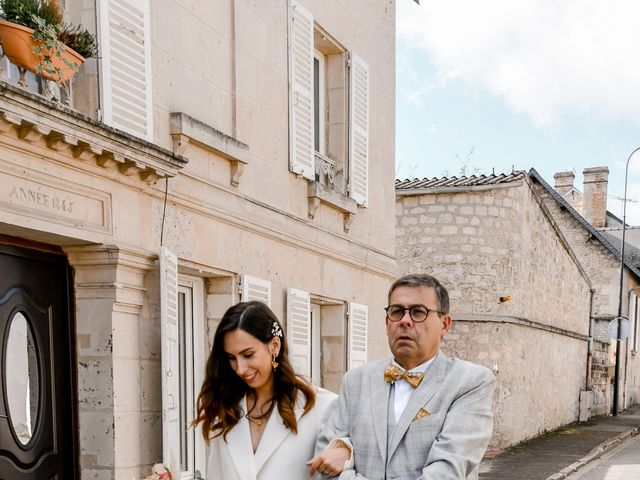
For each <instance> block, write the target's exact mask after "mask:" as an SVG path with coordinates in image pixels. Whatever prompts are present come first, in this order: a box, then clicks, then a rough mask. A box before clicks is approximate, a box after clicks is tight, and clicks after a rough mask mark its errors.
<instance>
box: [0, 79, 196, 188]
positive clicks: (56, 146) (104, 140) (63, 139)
mask: <svg viewBox="0 0 640 480" xmlns="http://www.w3.org/2000/svg"><path fill="white" fill-rule="evenodd" d="M0 134H3V135H11V136H14V137H17V138H19V139H21V140H23V141H25V142H29V143H37V144H41V145H45V146H46V147H47V148H49V149H51V150H54V151H56V152H59V153H61V154H64V155H67V156H68V157H69V158H70V159H74V160H75V161H80V162H94V163H95V164H96V165H98V166H100V167H103V168H105V169H110V170H115V171H118V172H120V174H122V175H126V176H128V177H134V178H136V177H137V178H139V179H140V180H141V181H143V182H145V183H148V184H151V183H154V182H155V181H156V180H158V179H159V178H166V177H173V176H175V175H176V174H177V173H178V171H179V170H180V169H181V168H182V167H183V166H184V165H185V164H186V163H187V160H186V159H184V158H182V157H181V156H178V155H175V154H173V153H172V152H170V151H168V150H165V149H163V148H160V147H158V146H156V145H154V144H152V143H150V142H147V141H145V140H142V139H139V138H136V137H134V136H132V135H129V134H127V133H125V132H122V131H120V130H117V129H115V128H111V127H108V126H106V125H105V124H103V123H100V122H97V121H95V120H93V119H91V118H88V117H86V116H84V115H81V114H79V113H78V112H75V111H73V110H71V109H69V108H67V107H64V106H62V105H60V104H57V103H53V102H50V101H47V100H45V99H43V98H42V97H40V96H38V95H34V94H31V93H29V92H27V91H25V90H22V89H20V88H17V87H14V86H13V85H10V84H8V83H5V82H0Z"/></svg>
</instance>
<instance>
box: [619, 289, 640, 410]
mask: <svg viewBox="0 0 640 480" xmlns="http://www.w3.org/2000/svg"><path fill="white" fill-rule="evenodd" d="M639 288H640V285H638V286H637V287H633V288H630V289H629V291H628V292H627V318H628V319H629V320H631V311H630V310H629V309H630V308H631V292H633V291H634V290H638V289H639ZM636 301H637V300H636ZM633 333H634V335H636V332H635V331H634V332H633ZM628 363H629V337H627V341H626V345H625V356H624V388H623V390H622V408H623V409H626V408H627V381H628V377H627V374H628V370H627V364H628Z"/></svg>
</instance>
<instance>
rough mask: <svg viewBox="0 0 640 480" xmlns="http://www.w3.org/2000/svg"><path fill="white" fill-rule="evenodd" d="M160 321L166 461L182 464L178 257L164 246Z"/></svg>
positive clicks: (171, 465) (176, 465) (174, 466)
mask: <svg viewBox="0 0 640 480" xmlns="http://www.w3.org/2000/svg"><path fill="white" fill-rule="evenodd" d="M160 322H161V337H162V338H161V342H162V345H161V355H162V461H163V462H164V463H165V464H166V465H167V466H168V467H169V468H170V470H171V471H172V472H178V471H179V468H180V437H181V430H180V411H179V406H180V384H179V380H180V365H179V362H178V348H179V345H178V341H179V339H178V259H177V257H176V256H175V255H174V254H173V253H172V252H170V251H169V250H167V249H166V248H164V247H162V248H161V250H160Z"/></svg>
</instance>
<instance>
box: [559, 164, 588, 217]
mask: <svg viewBox="0 0 640 480" xmlns="http://www.w3.org/2000/svg"><path fill="white" fill-rule="evenodd" d="M553 178H554V179H555V181H556V185H555V189H556V192H558V193H559V194H560V196H561V197H562V198H564V199H565V200H566V201H567V203H568V204H569V205H571V206H572V207H573V208H575V209H576V210H577V211H578V212H582V193H580V191H578V190H577V189H576V188H574V186H573V180H574V179H575V178H576V176H575V175H574V173H573V172H556V173H555V174H554V175H553Z"/></svg>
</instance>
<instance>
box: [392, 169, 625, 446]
mask: <svg viewBox="0 0 640 480" xmlns="http://www.w3.org/2000/svg"><path fill="white" fill-rule="evenodd" d="M595 174H596V175H597V176H598V177H597V178H596V180H601V178H602V176H601V175H602V172H601V171H599V170H597V169H596V171H595ZM565 177H566V176H565V175H561V176H560V182H562V183H564V182H566V178H565ZM587 178H588V177H587ZM562 186H563V185H562V184H561V185H560V188H559V191H558V192H557V191H556V190H554V189H553V188H551V187H549V186H548V185H547V184H546V183H545V182H544V180H543V179H542V178H541V177H540V176H539V175H538V174H537V172H536V171H535V170H531V171H530V172H528V173H527V172H513V173H511V174H508V175H504V174H503V175H491V176H480V177H475V176H472V177H468V178H467V177H462V178H455V177H453V178H444V179H432V180H429V179H423V180H417V179H416V180H405V181H396V222H397V229H396V249H397V255H398V262H399V266H400V270H401V272H403V273H409V272H425V273H430V274H432V275H434V276H436V277H438V278H440V279H441V280H442V281H443V282H444V284H445V285H446V286H447V287H448V288H449V291H450V295H451V301H452V302H451V312H452V316H453V318H454V324H453V325H454V326H453V328H452V330H451V332H450V333H449V335H448V336H447V337H445V342H444V346H443V349H444V351H445V352H446V353H449V354H451V355H454V356H457V357H460V358H464V359H467V360H470V361H473V362H476V363H479V364H482V365H485V366H487V367H489V368H491V369H492V370H493V371H494V372H495V373H496V376H497V380H498V384H497V391H496V397H495V404H494V413H495V417H494V419H495V420H494V434H493V438H492V440H491V444H490V448H504V447H506V446H508V445H512V444H514V443H517V442H519V441H522V440H524V439H527V438H531V437H533V436H535V435H537V434H539V433H542V432H544V431H547V430H550V429H554V428H557V427H559V426H561V425H564V424H567V423H570V422H572V421H576V420H578V419H581V420H582V419H587V418H589V417H590V416H592V415H598V414H606V413H608V412H609V411H610V407H611V399H612V395H611V382H612V373H613V367H612V365H613V363H612V362H613V360H614V357H613V358H612V355H611V350H610V342H609V337H608V334H607V333H606V327H607V325H608V322H609V321H610V320H611V318H613V317H612V316H611V315H612V309H613V307H614V306H615V307H617V305H618V304H617V293H618V291H619V290H618V289H617V287H616V286H617V282H615V280H614V277H615V275H616V272H617V274H618V275H619V272H620V270H619V267H620V264H619V262H620V260H619V257H618V258H617V259H616V257H615V252H613V251H612V250H611V249H610V247H611V245H610V244H606V239H604V237H602V236H598V235H599V233H598V231H597V230H596V229H594V228H593V227H591V226H590V224H589V223H588V222H587V221H586V220H585V219H584V218H583V217H582V216H581V215H579V214H578V213H577V212H575V211H572V212H570V211H569V210H568V209H571V207H570V206H568V204H567V203H566V201H565V200H564V199H563V198H562V195H564V196H565V198H567V197H571V198H572V199H574V201H576V203H579V204H581V205H582V204H584V205H590V207H589V208H591V209H594V208H597V207H598V199H600V200H602V199H603V198H605V199H606V186H603V185H601V184H598V183H597V182H596V184H595V185H592V186H593V187H595V188H594V191H595V192H597V195H596V197H597V198H596V200H595V201H594V199H593V198H592V199H587V198H585V197H586V195H587V194H588V193H589V194H590V192H589V190H588V189H585V193H584V194H583V193H582V192H580V191H578V190H577V189H574V188H573V186H572V185H571V186H569V187H568V188H565V189H564V190H563V189H562ZM557 188H558V187H557ZM560 192H561V193H562V195H561V194H560ZM583 202H584V203H583ZM599 215H600V217H602V218H606V214H605V213H604V212H599ZM594 232H595V233H594ZM603 242H604V243H603ZM637 280H638V277H637V273H636V271H635V268H634V267H633V265H627V266H626V268H625V288H627V285H628V286H629V287H628V288H634V286H636V285H637ZM626 291H627V290H625V292H626ZM630 298H631V297H630ZM635 305H636V304H635V303H633V302H632V304H631V310H633V309H634V308H635V307H634V306H635ZM623 308H624V311H625V312H627V311H628V309H629V307H628V305H627V302H625V303H624V305H623ZM613 316H615V314H614V315H613ZM603 329H604V332H603V331H602V330H603ZM634 334H635V333H634ZM632 336H633V335H632ZM623 348H624V353H623V357H622V358H623V359H625V364H626V365H627V367H626V369H624V370H623V374H622V375H623V376H622V378H624V379H625V381H624V386H623V385H622V384H621V387H620V388H621V392H622V391H623V390H622V389H623V388H624V392H626V393H625V395H626V396H625V400H624V402H626V403H625V405H632V404H634V403H636V402H637V399H636V398H637V393H636V392H637V387H636V384H635V382H636V376H637V373H634V372H638V370H637V367H636V363H635V362H636V359H635V354H634V353H633V352H632V350H633V349H632V347H627V343H626V342H625V343H624V344H623Z"/></svg>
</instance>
